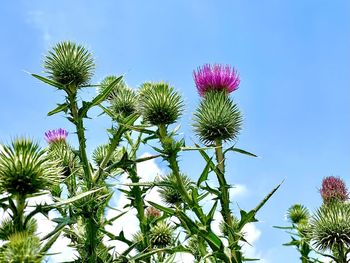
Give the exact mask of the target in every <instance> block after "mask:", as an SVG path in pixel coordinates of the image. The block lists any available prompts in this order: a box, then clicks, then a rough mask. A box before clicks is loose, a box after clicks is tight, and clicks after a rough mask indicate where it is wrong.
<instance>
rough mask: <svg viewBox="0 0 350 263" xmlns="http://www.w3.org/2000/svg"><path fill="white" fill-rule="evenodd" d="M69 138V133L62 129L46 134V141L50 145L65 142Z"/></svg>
mask: <svg viewBox="0 0 350 263" xmlns="http://www.w3.org/2000/svg"><path fill="white" fill-rule="evenodd" d="M67 136H68V132H67V131H66V130H65V129H61V128H59V129H56V130H49V131H47V132H45V139H46V141H47V142H48V143H55V142H61V141H65V140H66V138H67Z"/></svg>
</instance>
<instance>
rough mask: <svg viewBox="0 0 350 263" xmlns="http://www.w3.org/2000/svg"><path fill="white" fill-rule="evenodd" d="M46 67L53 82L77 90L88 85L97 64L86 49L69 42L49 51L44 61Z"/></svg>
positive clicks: (59, 44)
mask: <svg viewBox="0 0 350 263" xmlns="http://www.w3.org/2000/svg"><path fill="white" fill-rule="evenodd" d="M44 67H45V69H46V73H47V74H48V76H49V78H51V79H52V80H54V81H56V82H58V83H60V84H62V85H71V86H74V87H75V88H77V87H79V86H82V85H86V84H88V82H89V81H90V79H91V77H92V75H93V71H94V69H95V63H94V60H93V58H92V54H91V53H90V52H89V51H88V50H86V49H85V47H83V46H81V45H77V44H75V43H72V42H68V41H67V42H61V43H58V44H57V45H56V46H54V47H53V48H52V51H49V54H48V55H47V56H46V57H45V59H44ZM71 91H72V92H76V90H71Z"/></svg>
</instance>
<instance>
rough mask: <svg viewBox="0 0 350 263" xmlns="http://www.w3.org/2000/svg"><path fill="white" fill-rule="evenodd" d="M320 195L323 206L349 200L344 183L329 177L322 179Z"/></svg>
mask: <svg viewBox="0 0 350 263" xmlns="http://www.w3.org/2000/svg"><path fill="white" fill-rule="evenodd" d="M320 193H321V196H322V199H323V202H324V203H325V204H328V203H330V202H333V201H346V200H348V199H349V193H348V189H347V188H346V185H345V182H344V181H343V180H342V179H341V178H339V177H334V176H329V177H326V178H324V179H323V181H322V188H321V189H320Z"/></svg>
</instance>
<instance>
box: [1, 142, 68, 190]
mask: <svg viewBox="0 0 350 263" xmlns="http://www.w3.org/2000/svg"><path fill="white" fill-rule="evenodd" d="M61 177H62V168H60V167H59V165H58V163H57V162H55V161H53V160H52V159H50V158H49V157H48V155H47V154H46V151H44V150H41V149H40V148H39V145H38V144H36V143H33V142H32V141H30V140H28V139H23V138H20V139H16V140H14V141H13V142H12V145H10V146H5V147H4V149H3V151H2V152H0V189H2V190H3V191H5V192H7V193H10V194H15V195H20V196H26V195H28V194H33V193H37V192H39V191H41V190H49V189H50V187H51V186H52V185H55V184H58V183H59V182H60V179H61Z"/></svg>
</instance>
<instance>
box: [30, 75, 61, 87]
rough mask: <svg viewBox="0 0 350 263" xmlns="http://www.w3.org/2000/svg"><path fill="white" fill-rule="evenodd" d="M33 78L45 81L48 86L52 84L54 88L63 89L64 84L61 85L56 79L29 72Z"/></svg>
mask: <svg viewBox="0 0 350 263" xmlns="http://www.w3.org/2000/svg"><path fill="white" fill-rule="evenodd" d="M31 75H32V76H33V77H34V78H37V79H38V80H41V81H42V82H44V83H46V84H49V85H50V86H53V87H55V88H58V89H63V90H64V89H65V87H64V85H62V84H61V83H58V82H56V81H53V80H51V79H48V78H45V77H42V76H39V75H36V74H31Z"/></svg>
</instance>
